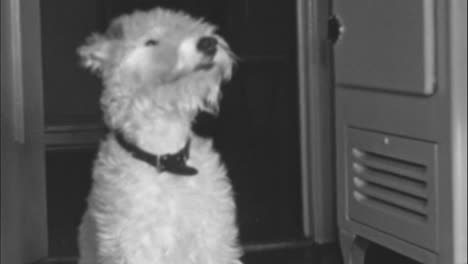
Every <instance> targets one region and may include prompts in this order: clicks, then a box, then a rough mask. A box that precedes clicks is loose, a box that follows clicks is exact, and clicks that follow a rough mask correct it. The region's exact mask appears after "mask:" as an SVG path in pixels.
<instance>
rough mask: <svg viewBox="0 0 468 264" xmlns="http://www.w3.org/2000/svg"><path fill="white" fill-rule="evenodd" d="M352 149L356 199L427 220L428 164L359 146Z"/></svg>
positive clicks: (376, 206) (402, 214) (354, 194)
mask: <svg viewBox="0 0 468 264" xmlns="http://www.w3.org/2000/svg"><path fill="white" fill-rule="evenodd" d="M352 153H353V158H354V161H353V165H352V166H353V171H354V174H353V175H354V177H353V184H354V192H353V197H354V199H356V200H357V201H359V202H361V203H366V204H368V205H369V206H371V207H373V208H375V209H377V210H385V211H388V212H389V213H393V214H396V215H401V216H406V217H408V218H412V219H415V220H419V221H426V220H427V217H428V210H427V205H428V200H427V189H426V188H427V182H426V180H427V179H425V174H426V171H427V167H426V166H425V165H423V164H417V163H413V162H411V161H406V160H400V159H395V158H393V157H389V156H385V155H380V154H376V153H372V152H366V151H363V150H360V149H356V148H355V149H353V150H352Z"/></svg>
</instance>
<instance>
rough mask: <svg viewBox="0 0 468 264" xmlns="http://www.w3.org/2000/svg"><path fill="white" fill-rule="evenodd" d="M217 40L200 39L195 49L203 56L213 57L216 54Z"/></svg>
mask: <svg viewBox="0 0 468 264" xmlns="http://www.w3.org/2000/svg"><path fill="white" fill-rule="evenodd" d="M217 46H218V40H217V39H215V38H213V37H202V38H200V40H199V41H198V44H197V49H198V50H199V51H201V52H203V53H204V54H205V55H208V56H213V55H215V53H216V49H217Z"/></svg>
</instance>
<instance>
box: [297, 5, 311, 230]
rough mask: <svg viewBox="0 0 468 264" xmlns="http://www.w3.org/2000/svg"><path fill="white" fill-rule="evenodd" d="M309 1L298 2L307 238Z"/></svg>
mask: <svg viewBox="0 0 468 264" xmlns="http://www.w3.org/2000/svg"><path fill="white" fill-rule="evenodd" d="M309 3H310V1H308V0H297V38H298V41H297V43H298V49H297V50H298V51H297V54H298V58H297V60H298V80H299V81H298V83H299V111H300V113H299V117H300V119H299V120H300V129H299V130H300V143H301V174H302V211H303V230H304V235H305V236H306V237H314V233H313V231H314V230H313V219H314V215H313V211H312V210H311V201H310V198H311V196H312V194H311V191H312V190H311V188H310V179H309V175H310V170H309V157H310V154H309V148H308V146H309V145H310V143H309V136H308V135H309V131H308V121H307V119H308V118H307V117H308V112H309V109H308V103H307V100H306V98H307V89H308V78H307V73H308V72H309V70H308V63H307V62H308V57H309V52H308V49H307V44H308V35H309V34H308V33H307V30H308V27H307V25H308V23H309V15H308V11H307V10H309V7H308V4H309Z"/></svg>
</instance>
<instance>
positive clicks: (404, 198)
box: [354, 178, 427, 215]
mask: <svg viewBox="0 0 468 264" xmlns="http://www.w3.org/2000/svg"><path fill="white" fill-rule="evenodd" d="M354 185H355V187H356V190H358V191H359V192H360V193H362V194H363V195H365V196H368V197H373V198H376V199H379V200H382V201H385V202H387V203H389V204H392V205H395V206H397V207H400V208H403V209H406V210H409V211H414V212H416V213H418V214H421V215H427V209H426V205H427V200H424V199H418V198H414V197H411V196H408V195H404V194H401V193H398V192H395V191H391V190H389V189H386V188H382V187H379V186H377V185H373V184H369V183H367V182H365V181H363V180H361V179H359V178H354Z"/></svg>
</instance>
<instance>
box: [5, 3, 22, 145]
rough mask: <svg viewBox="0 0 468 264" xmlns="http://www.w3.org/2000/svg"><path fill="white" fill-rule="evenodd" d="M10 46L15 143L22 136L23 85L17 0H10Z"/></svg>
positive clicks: (20, 141)
mask: <svg viewBox="0 0 468 264" xmlns="http://www.w3.org/2000/svg"><path fill="white" fill-rule="evenodd" d="M9 2H10V5H9V7H10V16H11V17H10V18H11V20H10V21H9V22H10V23H9V27H10V32H11V36H10V46H9V47H8V48H9V49H10V51H11V71H12V87H13V91H12V107H13V109H12V110H13V137H14V140H15V142H16V143H20V144H23V143H24V141H25V136H24V89H23V88H24V87H23V68H22V66H23V63H22V62H23V56H22V50H21V45H22V41H21V10H20V9H21V7H20V1H19V0H10V1H9Z"/></svg>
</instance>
